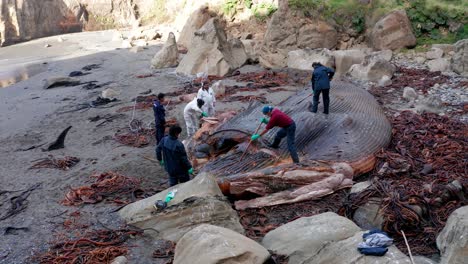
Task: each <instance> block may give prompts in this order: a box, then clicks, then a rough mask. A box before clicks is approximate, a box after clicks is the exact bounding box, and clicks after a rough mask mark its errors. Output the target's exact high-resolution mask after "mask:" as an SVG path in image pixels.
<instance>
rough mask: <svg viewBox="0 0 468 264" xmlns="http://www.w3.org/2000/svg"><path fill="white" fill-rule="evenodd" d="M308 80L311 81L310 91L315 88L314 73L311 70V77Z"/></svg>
mask: <svg viewBox="0 0 468 264" xmlns="http://www.w3.org/2000/svg"><path fill="white" fill-rule="evenodd" d="M310 82H311V83H312V91H314V90H315V74H314V72H312V78H310Z"/></svg>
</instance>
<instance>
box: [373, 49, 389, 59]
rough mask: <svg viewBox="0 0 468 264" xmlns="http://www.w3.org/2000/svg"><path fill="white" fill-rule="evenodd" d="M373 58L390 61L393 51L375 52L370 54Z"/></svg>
mask: <svg viewBox="0 0 468 264" xmlns="http://www.w3.org/2000/svg"><path fill="white" fill-rule="evenodd" d="M370 55H371V56H372V57H373V58H380V59H383V60H385V61H388V62H389V61H391V60H392V58H393V51H392V50H389V49H387V50H381V51H375V52H372V53H371V54H370Z"/></svg>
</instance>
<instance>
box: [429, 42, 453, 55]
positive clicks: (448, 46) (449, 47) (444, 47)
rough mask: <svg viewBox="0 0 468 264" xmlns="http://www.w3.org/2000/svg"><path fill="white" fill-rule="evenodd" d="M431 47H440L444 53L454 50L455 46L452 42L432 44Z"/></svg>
mask: <svg viewBox="0 0 468 264" xmlns="http://www.w3.org/2000/svg"><path fill="white" fill-rule="evenodd" d="M431 48H437V49H441V50H442V51H443V52H444V54H449V53H450V52H452V51H455V46H454V45H452V44H432V46H431Z"/></svg>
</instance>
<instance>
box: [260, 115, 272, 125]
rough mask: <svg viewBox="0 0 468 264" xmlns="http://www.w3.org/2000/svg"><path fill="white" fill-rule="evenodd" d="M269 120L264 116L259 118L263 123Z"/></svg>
mask: <svg viewBox="0 0 468 264" xmlns="http://www.w3.org/2000/svg"><path fill="white" fill-rule="evenodd" d="M269 121H270V120H268V119H266V118H265V117H262V119H260V122H262V123H263V124H268V122H269Z"/></svg>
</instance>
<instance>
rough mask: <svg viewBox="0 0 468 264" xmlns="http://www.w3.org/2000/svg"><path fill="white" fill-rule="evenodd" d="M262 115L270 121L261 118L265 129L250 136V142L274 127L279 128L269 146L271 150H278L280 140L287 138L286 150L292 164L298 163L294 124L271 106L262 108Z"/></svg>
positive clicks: (289, 118) (285, 115)
mask: <svg viewBox="0 0 468 264" xmlns="http://www.w3.org/2000/svg"><path fill="white" fill-rule="evenodd" d="M262 112H263V114H264V115H266V116H268V117H270V120H268V119H267V118H265V117H263V118H262V119H260V122H262V123H264V124H267V125H266V127H265V129H264V130H263V131H262V133H260V134H254V135H252V141H255V140H257V139H258V138H259V137H261V136H263V135H264V134H265V133H266V132H268V130H270V129H272V128H274V127H276V126H277V127H280V128H281V129H280V130H279V131H278V133H276V136H275V140H274V141H273V143H272V144H271V145H269V146H270V147H271V148H275V149H276V148H278V147H279V144H280V143H281V140H282V139H283V138H284V137H286V136H287V137H288V150H289V154H291V158H292V160H293V162H294V163H299V157H298V155H297V150H296V144H295V140H296V123H295V122H294V120H292V119H291V117H289V116H288V115H287V114H285V113H283V112H281V111H280V110H279V109H276V108H273V107H272V106H264V107H263V109H262Z"/></svg>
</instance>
